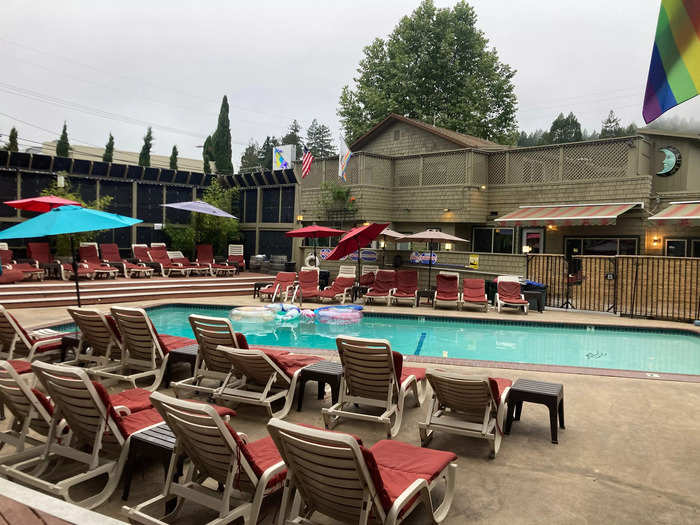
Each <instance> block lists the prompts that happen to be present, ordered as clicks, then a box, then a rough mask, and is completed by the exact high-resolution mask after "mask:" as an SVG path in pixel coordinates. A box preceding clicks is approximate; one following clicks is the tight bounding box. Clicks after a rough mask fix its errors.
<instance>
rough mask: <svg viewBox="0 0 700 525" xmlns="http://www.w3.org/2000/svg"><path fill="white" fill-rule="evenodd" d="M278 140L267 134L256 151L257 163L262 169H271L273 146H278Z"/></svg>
mask: <svg viewBox="0 0 700 525" xmlns="http://www.w3.org/2000/svg"><path fill="white" fill-rule="evenodd" d="M279 145H280V141H279V140H277V137H270V136H269V135H268V136H267V137H265V142H263V145H262V146H261V147H260V151H258V164H259V165H260V166H262V168H263V170H271V169H272V154H273V153H274V151H273V150H274V148H275V146H279Z"/></svg>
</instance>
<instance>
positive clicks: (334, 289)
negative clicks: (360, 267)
mask: <svg viewBox="0 0 700 525" xmlns="http://www.w3.org/2000/svg"><path fill="white" fill-rule="evenodd" d="M353 286H355V278H354V277H349V276H342V275H338V277H336V278H335V280H334V281H333V282H332V283H331V285H330V286H326V287H325V288H324V289H323V290H321V294H320V295H319V298H320V300H321V301H323V299H330V300H331V301H337V300H338V298H340V302H341V304H345V301H346V300H347V299H350V298H351V297H352V288H353Z"/></svg>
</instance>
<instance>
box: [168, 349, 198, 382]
mask: <svg viewBox="0 0 700 525" xmlns="http://www.w3.org/2000/svg"><path fill="white" fill-rule="evenodd" d="M197 352H199V345H196V344H195V345H187V346H182V347H180V348H175V349H174V350H170V352H168V355H169V357H168V365H167V366H166V367H165V377H164V378H163V383H165V388H169V387H170V377H171V372H172V366H173V365H174V364H175V363H189V364H190V366H191V367H192V373H193V374H194V365H195V364H196V363H197Z"/></svg>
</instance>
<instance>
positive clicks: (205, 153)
mask: <svg viewBox="0 0 700 525" xmlns="http://www.w3.org/2000/svg"><path fill="white" fill-rule="evenodd" d="M211 154H212V146H211V135H209V136H208V137H207V138H206V139H205V140H204V146H202V162H203V163H204V173H206V174H209V173H211V166H210V165H209V161H210V160H211V158H212V157H211Z"/></svg>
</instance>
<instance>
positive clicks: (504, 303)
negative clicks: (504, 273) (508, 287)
mask: <svg viewBox="0 0 700 525" xmlns="http://www.w3.org/2000/svg"><path fill="white" fill-rule="evenodd" d="M498 279H499V280H500V279H501V277H499V278H498ZM514 282H519V281H517V280H515V281H514ZM520 298H521V299H522V300H523V301H524V300H525V296H524V295H523V294H522V293H521V294H520ZM493 302H494V303H496V310H497V311H498V313H499V314H500V313H501V308H502V307H504V306H508V307H510V308H522V309H523V313H524V314H525V315H527V312H528V311H529V310H530V303H511V302H509V301H504V300H502V299H501V297H500V296H499V295H498V292H496V295H494V297H493Z"/></svg>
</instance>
